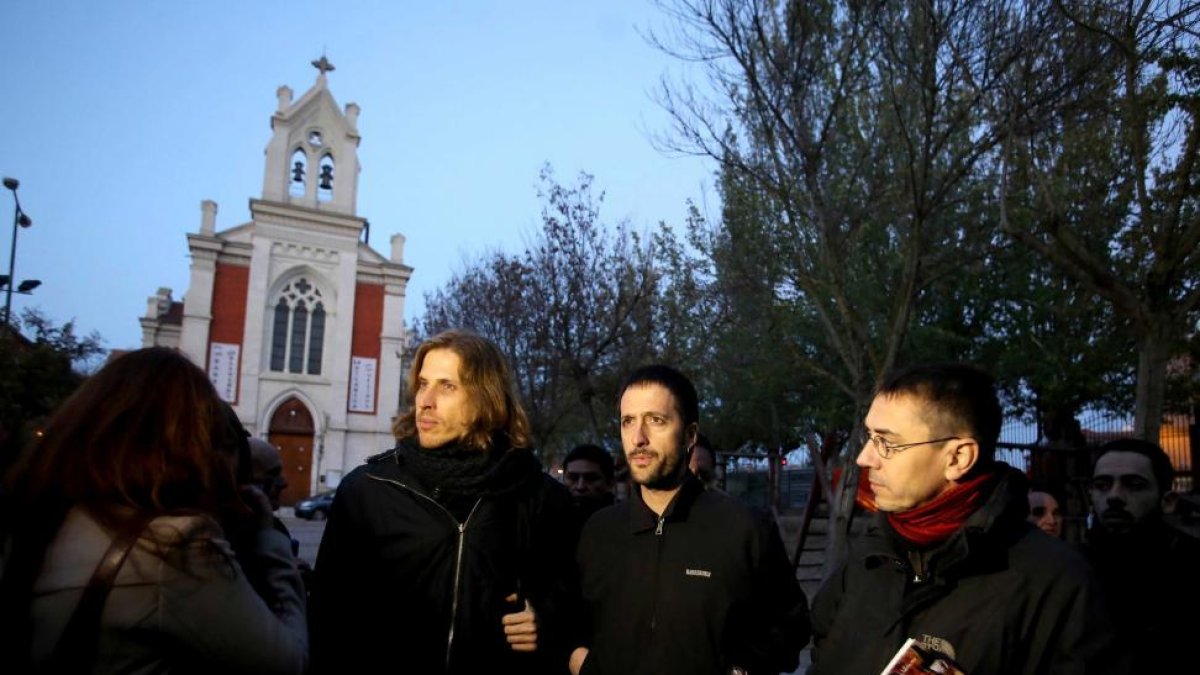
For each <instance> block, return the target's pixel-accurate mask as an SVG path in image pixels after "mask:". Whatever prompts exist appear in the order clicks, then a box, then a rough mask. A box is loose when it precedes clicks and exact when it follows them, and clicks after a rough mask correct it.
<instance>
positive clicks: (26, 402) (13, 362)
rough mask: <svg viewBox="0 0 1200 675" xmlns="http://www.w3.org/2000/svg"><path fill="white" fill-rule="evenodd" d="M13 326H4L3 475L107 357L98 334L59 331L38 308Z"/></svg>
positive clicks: (0, 338) (0, 391)
mask: <svg viewBox="0 0 1200 675" xmlns="http://www.w3.org/2000/svg"><path fill="white" fill-rule="evenodd" d="M14 323H17V325H16V326H13V327H12V328H11V329H10V328H9V326H7V325H3V326H0V333H2V334H0V453H2V455H0V471H2V470H3V469H6V468H7V467H8V466H9V465H10V464H11V463H12V462H13V461H14V460H15V459H16V457H17V455H18V454H19V453H20V451H21V449H22V448H23V447H24V446H25V445H26V444H27V443H28V442H29V440H30V438H31V435H32V434H33V433H34V432H35V431H36V427H37V425H38V424H40V423H41V421H42V420H43V419H44V418H45V417H46V416H47V415H49V414H50V413H51V412H52V411H53V410H54V409H55V408H56V407H57V406H58V404H59V403H61V402H62V400H63V399H65V398H66V397H67V396H68V395H70V394H71V392H73V391H74V390H75V388H76V387H77V386H79V383H80V382H81V381H82V380H83V378H84V377H85V376H86V375H87V374H88V373H90V372H91V371H92V370H94V368H95V367H96V366H97V363H96V361H97V357H99V355H101V354H102V353H103V352H104V348H103V346H102V344H103V343H102V340H101V338H100V335H99V334H98V333H95V332H93V333H91V334H89V335H87V336H83V337H80V336H78V335H76V333H75V324H74V322H73V321H68V322H67V323H65V324H63V325H61V326H58V325H56V324H54V323H53V322H52V321H51V320H50V319H49V318H47V317H46V316H45V315H44V314H42V313H41V312H39V311H38V310H36V309H26V310H25V311H24V312H22V313H21V320H20V322H14ZM19 328H23V329H24V331H25V333H26V334H28V335H30V336H31V337H26V335H25V334H22V332H20V331H19V330H18V329H19Z"/></svg>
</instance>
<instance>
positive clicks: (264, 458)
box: [243, 437, 312, 589]
mask: <svg viewBox="0 0 1200 675" xmlns="http://www.w3.org/2000/svg"><path fill="white" fill-rule="evenodd" d="M248 443H249V445H250V480H251V482H253V484H254V485H255V486H257V487H258V488H259V489H260V490H262V491H263V494H265V495H266V496H267V500H268V501H269V502H270V503H271V511H272V512H278V511H279V500H280V497H281V496H282V494H283V491H284V490H286V489H287V487H288V482H287V479H286V478H284V477H283V461H282V460H281V459H280V457H279V448H276V447H275V446H274V445H271V443H269V442H268V441H265V440H263V439H261V438H254V437H251V438H250V439H249V441H248ZM271 524H272V526H273V527H274V528H275V529H276V530H279V531H280V532H282V533H283V534H284V535H285V536H287V538H288V541H290V542H292V554H293V555H295V556H297V559H296V564H297V565H298V566H299V568H300V576H301V578H302V579H304V587H305V589H309V588H312V566H310V565H309V564H308V563H307V562H305V561H304V560H301V559H300V558H299V555H300V542H299V541H297V540H296V538H295V537H293V536H292V533H291V532H290V531H289V530H288V528H287V525H285V524H284V523H283V521H282V520H281V519H280V518H279V517H278V516H273V517H272V518H271ZM243 566H244V567H245V568H246V569H247V572H248V573H249V576H250V580H251V582H254V583H255V587H256V588H257V587H258V586H259V582H258V580H259V579H261V575H260V574H259V573H258V572H259V571H258V570H257V569H256V567H255V565H254V561H253V560H247V561H245V562H244V563H243Z"/></svg>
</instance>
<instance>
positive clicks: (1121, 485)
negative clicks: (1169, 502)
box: [1084, 438, 1200, 673]
mask: <svg viewBox="0 0 1200 675" xmlns="http://www.w3.org/2000/svg"><path fill="white" fill-rule="evenodd" d="M1174 478H1175V469H1174V467H1172V466H1171V460H1170V459H1169V458H1168V457H1167V454H1166V453H1165V452H1163V449H1162V448H1161V447H1159V446H1158V445H1156V444H1154V443H1150V442H1148V441H1143V440H1138V439H1132V438H1129V439H1121V440H1116V441H1110V442H1109V443H1106V444H1104V445H1103V446H1101V448H1100V451H1099V455H1098V456H1097V459H1096V463H1095V465H1094V466H1093V468H1092V484H1091V500H1092V514H1093V521H1092V528H1091V529H1090V530H1089V531H1088V538H1087V543H1086V544H1085V546H1084V551H1085V552H1086V553H1087V556H1088V559H1089V560H1091V562H1092V566H1093V567H1095V569H1096V572H1097V574H1098V575H1099V577H1100V580H1101V582H1102V583H1103V584H1104V587H1105V590H1107V591H1108V593H1109V596H1110V599H1111V601H1112V605H1113V618H1114V621H1115V623H1116V627H1117V634H1118V637H1119V638H1120V639H1121V641H1122V642H1124V643H1125V644H1127V645H1129V646H1130V647H1131V648H1132V650H1133V652H1134V669H1133V671H1131V672H1137V673H1169V672H1181V671H1183V670H1187V669H1188V666H1187V665H1186V664H1187V663H1192V662H1194V661H1195V657H1194V656H1193V651H1192V647H1193V646H1194V645H1193V644H1192V642H1191V641H1192V640H1195V638H1196V619H1195V617H1194V614H1193V610H1194V609H1195V608H1196V607H1200V577H1198V576H1197V573H1198V571H1200V542H1198V541H1197V540H1196V539H1195V538H1193V537H1191V536H1188V535H1187V534H1184V533H1183V532H1180V531H1178V530H1175V529H1173V528H1171V527H1170V526H1169V525H1167V524H1166V523H1164V522H1163V513H1162V503H1163V498H1164V497H1165V496H1166V495H1167V494H1168V493H1169V492H1170V490H1171V484H1172V482H1173V480H1174ZM1180 616H1182V617H1183V618H1182V619H1180V618H1176V617H1180Z"/></svg>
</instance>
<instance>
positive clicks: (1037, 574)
mask: <svg viewBox="0 0 1200 675" xmlns="http://www.w3.org/2000/svg"><path fill="white" fill-rule="evenodd" d="M1010 472H1011V469H1008V468H1007V467H1003V469H1002V473H1003V477H1002V478H1000V479H999V481H997V482H996V483H995V484H994V488H993V489H992V492H991V494H990V495H988V496H987V497H986V498H985V501H984V504H983V505H982V506H981V507H980V508H979V509H978V510H977V511H976V512H975V513H973V514H971V516H970V517H968V519H967V522H966V524H965V525H964V526H963V527H962V528H961V529H960V530H959V531H958V532H956V533H955V534H953V535H951V537H950V539H948V540H947V541H946V542H944V543H942V544H940V545H938V546H936V547H934V548H932V549H930V550H928V551H925V552H923V554H922V553H912V554H911V555H910V552H909V550H908V547H906V546H904V545H903V544H902V543H901V540H900V538H899V536H898V535H896V534H895V533H894V531H892V530H891V528H890V526H889V525H888V524H887V522H886V518H885V517H884V515H885V514H877V516H876V519H875V521H874V523H873V524H872V525H871V526H870V527H869V528H868V530H867V532H866V533H865V535H864V536H863V537H862V538H861V539H860V540H859V541H856V542H853V543H852V545H851V549H850V555H849V557H848V558H847V562H846V563H845V564H844V565H842V566H841V568H840V569H838V570H836V571H835V572H834V574H833V575H832V576H831V577H830V578H829V579H827V580H826V582H825V584H824V585H823V586H822V587H821V590H820V591H818V592H817V595H816V597H815V598H814V599H813V655H812V656H813V666H812V667H811V668H810V669H809V675H877V674H878V673H879V672H880V671H881V670H882V669H883V667H884V666H885V665H887V663H888V661H889V660H890V659H891V657H892V656H893V654H895V653H896V651H897V650H898V649H899V648H900V646H901V644H902V643H903V642H904V640H905V639H906V638H909V637H912V638H916V639H918V640H923V641H924V642H925V643H926V644H930V643H934V644H936V645H937V646H938V647H940V648H941V650H942V651H945V652H952V653H951V654H950V655H951V656H952V657H953V658H955V660H957V662H958V663H959V664H960V665H961V666H962V667H963V670H964V671H965V672H967V673H969V674H970V675H1035V674H1038V675H1041V674H1049V673H1063V674H1065V673H1072V674H1076V673H1078V674H1084V673H1110V672H1111V673H1122V672H1127V665H1126V662H1125V661H1123V660H1122V659H1123V658H1124V652H1123V651H1122V649H1121V647H1120V646H1119V645H1114V644H1113V640H1112V638H1113V633H1112V628H1111V624H1110V623H1109V616H1108V612H1107V608H1106V607H1105V606H1104V603H1103V598H1102V597H1101V591H1100V590H1099V588H1098V586H1097V585H1096V581H1095V578H1094V575H1093V573H1092V570H1091V568H1090V567H1089V566H1088V564H1087V563H1086V562H1085V561H1084V559H1083V558H1082V556H1080V555H1079V553H1078V552H1077V551H1075V550H1074V549H1072V548H1071V547H1070V546H1069V545H1068V544H1066V543H1065V542H1063V541H1060V540H1058V539H1054V538H1052V537H1050V536H1048V535H1046V534H1045V533H1044V532H1041V531H1040V530H1038V529H1037V528H1036V527H1034V526H1032V525H1030V524H1029V523H1027V522H1026V520H1025V514H1026V511H1027V509H1028V502H1027V501H1026V500H1027V497H1026V488H1025V485H1026V483H1025V482H1024V480H1023V477H1021V476H1019V475H1017V476H1013V475H1011V473H1010ZM914 557H915V558H916V559H917V560H919V561H920V562H921V565H922V566H924V568H925V569H924V572H923V573H920V572H919V571H916V568H915V567H914V565H913V562H912V561H913V559H914ZM918 576H920V579H919V580H918V579H917V578H916V577H918ZM939 641H940V642H939Z"/></svg>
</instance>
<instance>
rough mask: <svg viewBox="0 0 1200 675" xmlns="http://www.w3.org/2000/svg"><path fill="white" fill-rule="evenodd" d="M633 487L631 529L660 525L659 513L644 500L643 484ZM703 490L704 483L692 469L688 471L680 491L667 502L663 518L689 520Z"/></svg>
mask: <svg viewBox="0 0 1200 675" xmlns="http://www.w3.org/2000/svg"><path fill="white" fill-rule="evenodd" d="M633 488H634V489H633V490H631V491H630V492H631V494H630V497H629V531H630V532H633V533H637V532H644V531H646V530H653V529H655V528H656V527H658V514H657V513H655V512H654V511H652V510H651V509H650V507H649V506H646V502H644V501H642V486H640V485H634V486H633ZM703 492H704V484H703V483H701V482H700V480H699V479H698V478H696V476H695V475H694V474H693V473H692V472H691V471H688V472H687V476H686V477H685V478H684V479H683V484H682V485H680V486H679V492H676V493H675V496H674V497H672V498H671V502H670V503H669V504H667V508H666V510H664V511H663V520H669V521H672V522H674V521H682V520H687V519H688V515H689V514H690V513H691V511H692V505H693V504H694V503H695V502H696V498H697V497H699V496H700V495H701V494H702V493H703Z"/></svg>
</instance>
